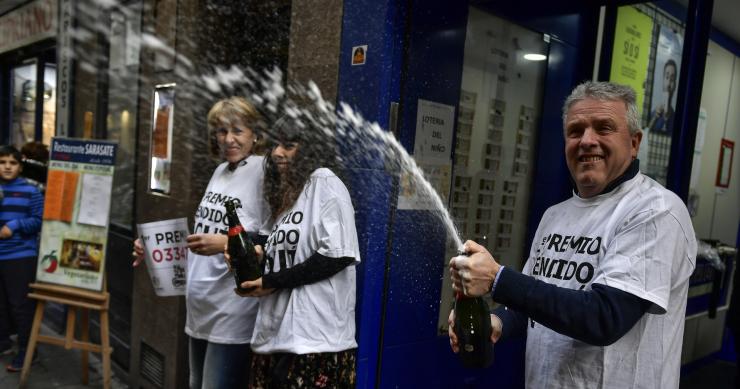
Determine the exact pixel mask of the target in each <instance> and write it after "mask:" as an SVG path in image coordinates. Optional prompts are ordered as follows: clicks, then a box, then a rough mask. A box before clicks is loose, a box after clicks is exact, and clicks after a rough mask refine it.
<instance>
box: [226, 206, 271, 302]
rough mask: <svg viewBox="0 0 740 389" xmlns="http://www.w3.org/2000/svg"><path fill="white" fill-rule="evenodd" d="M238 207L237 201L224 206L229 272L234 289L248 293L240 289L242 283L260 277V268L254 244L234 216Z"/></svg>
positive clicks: (237, 218)
mask: <svg viewBox="0 0 740 389" xmlns="http://www.w3.org/2000/svg"><path fill="white" fill-rule="evenodd" d="M240 206H241V205H240V204H239V202H238V200H229V201H227V202H226V203H225V204H224V207H226V219H227V220H228V223H229V243H228V252H229V256H230V257H231V270H232V272H233V274H234V281H236V288H237V290H239V291H240V292H248V291H249V290H247V289H244V288H242V287H241V284H242V282H244V281H253V280H256V279H258V278H260V277H262V268H261V266H260V263H259V261H258V260H257V252H256V251H255V250H254V243H252V239H250V238H249V236H248V235H247V231H245V230H244V227H242V225H241V223H240V222H239V217H238V216H237V215H236V208H237V207H240Z"/></svg>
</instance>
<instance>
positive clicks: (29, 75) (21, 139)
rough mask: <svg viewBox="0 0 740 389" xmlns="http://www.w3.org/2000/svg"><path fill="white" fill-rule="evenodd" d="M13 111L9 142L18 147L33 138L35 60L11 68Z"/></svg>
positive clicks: (34, 131) (34, 132) (34, 130)
mask: <svg viewBox="0 0 740 389" xmlns="http://www.w3.org/2000/svg"><path fill="white" fill-rule="evenodd" d="M11 88H12V90H13V113H12V117H11V120H12V121H11V123H12V124H11V135H10V142H11V144H13V145H15V147H17V148H19V149H20V147H21V146H23V144H24V143H26V142H29V141H32V140H35V137H36V136H35V135H36V129H35V126H34V124H35V121H36V119H35V117H36V62H33V63H30V64H25V65H21V66H18V67H15V68H13V70H12V77H11Z"/></svg>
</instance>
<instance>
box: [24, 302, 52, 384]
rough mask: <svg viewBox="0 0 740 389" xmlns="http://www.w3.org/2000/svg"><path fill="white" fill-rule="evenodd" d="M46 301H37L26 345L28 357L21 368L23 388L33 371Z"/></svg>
mask: <svg viewBox="0 0 740 389" xmlns="http://www.w3.org/2000/svg"><path fill="white" fill-rule="evenodd" d="M45 305H46V302H45V301H37V302H36V313H35V314H34V316H33V325H31V336H30V338H29V339H28V346H27V347H26V358H25V359H24V360H23V370H21V382H20V384H19V385H18V386H19V387H21V388H24V387H25V386H26V381H28V375H29V374H30V373H31V359H32V358H33V353H34V351H36V342H37V341H38V338H39V331H40V330H41V321H42V320H43V319H44V306H45Z"/></svg>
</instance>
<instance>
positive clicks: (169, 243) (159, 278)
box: [138, 217, 189, 296]
mask: <svg viewBox="0 0 740 389" xmlns="http://www.w3.org/2000/svg"><path fill="white" fill-rule="evenodd" d="M138 229H139V236H140V237H141V241H142V242H143V243H144V259H145V261H146V269H147V271H148V272H149V278H150V279H151V281H152V286H153V287H154V292H155V293H156V294H157V296H181V295H184V294H185V286H186V281H187V269H188V245H187V242H186V240H185V238H186V237H187V236H188V235H189V232H188V219H187V218H184V217H183V218H179V219H171V220H162V221H158V222H152V223H144V224H139V225H138Z"/></svg>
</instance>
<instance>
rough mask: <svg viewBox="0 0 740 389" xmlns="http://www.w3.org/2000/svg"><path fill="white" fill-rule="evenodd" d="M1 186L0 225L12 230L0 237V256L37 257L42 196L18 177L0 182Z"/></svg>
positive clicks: (32, 186) (3, 258)
mask: <svg viewBox="0 0 740 389" xmlns="http://www.w3.org/2000/svg"><path fill="white" fill-rule="evenodd" d="M0 187H1V188H2V199H0V226H6V227H8V228H9V229H10V230H11V231H13V236H11V237H10V238H8V239H0V260H8V259H31V258H32V259H36V257H37V256H38V249H39V232H40V231H41V216H42V215H43V212H44V196H43V195H41V193H40V192H39V190H38V189H36V187H35V186H34V185H32V184H30V183H29V182H28V181H26V179H25V178H21V177H18V178H16V179H14V180H12V181H10V182H7V183H2V184H0Z"/></svg>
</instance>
